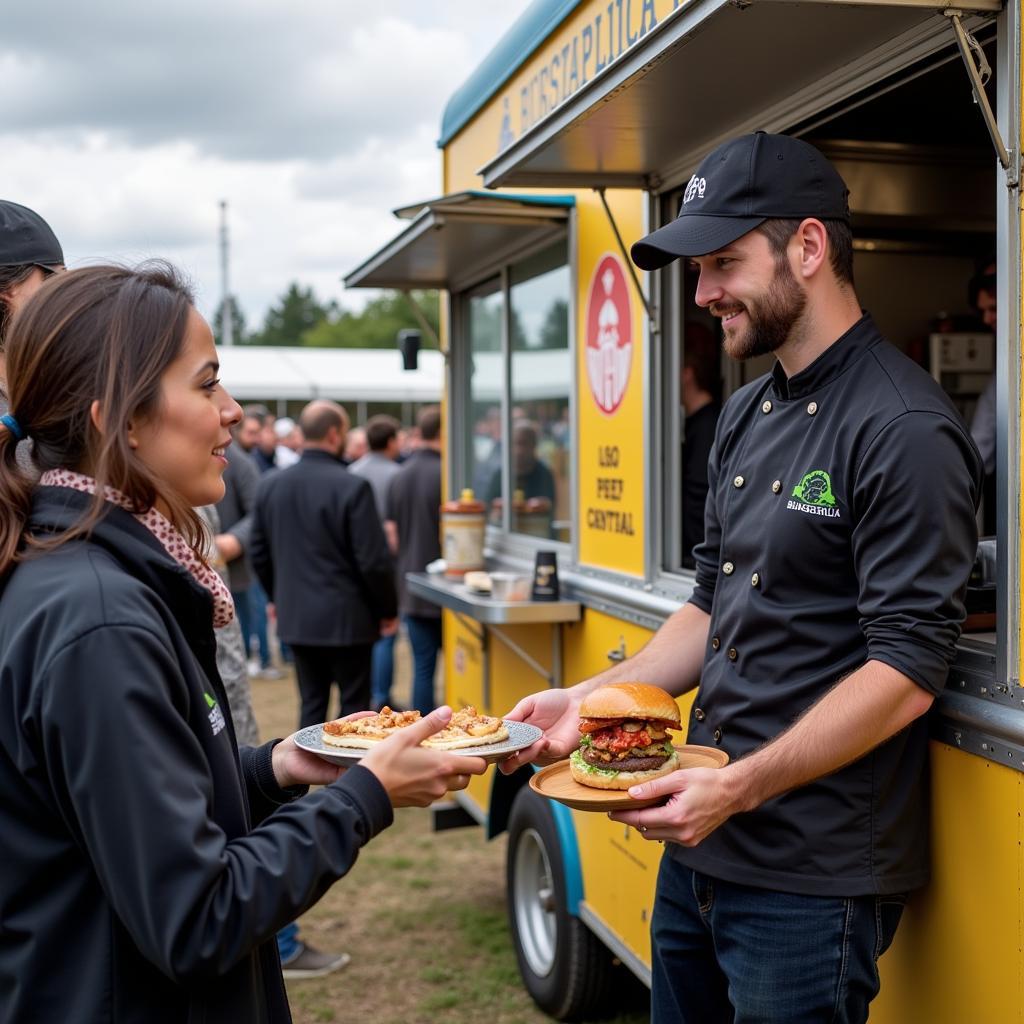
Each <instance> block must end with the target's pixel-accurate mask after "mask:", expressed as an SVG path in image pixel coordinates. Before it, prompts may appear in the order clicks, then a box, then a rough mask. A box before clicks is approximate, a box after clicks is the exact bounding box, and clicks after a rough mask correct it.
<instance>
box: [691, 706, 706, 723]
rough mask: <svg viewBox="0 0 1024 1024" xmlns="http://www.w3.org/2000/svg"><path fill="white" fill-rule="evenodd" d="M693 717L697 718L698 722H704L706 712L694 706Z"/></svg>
mask: <svg viewBox="0 0 1024 1024" xmlns="http://www.w3.org/2000/svg"><path fill="white" fill-rule="evenodd" d="M693 717H694V718H696V719H697V721H698V722H703V721H704V712H703V711H701V709H700V708H694V709H693Z"/></svg>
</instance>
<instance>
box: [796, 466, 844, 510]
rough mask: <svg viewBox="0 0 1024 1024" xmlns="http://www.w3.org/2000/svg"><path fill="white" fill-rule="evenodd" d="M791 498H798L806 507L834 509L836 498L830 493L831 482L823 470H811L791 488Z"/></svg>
mask: <svg viewBox="0 0 1024 1024" xmlns="http://www.w3.org/2000/svg"><path fill="white" fill-rule="evenodd" d="M793 497H794V498H799V499H800V500H801V501H802V502H804V503H805V504H807V505H824V506H825V507H826V508H835V507H836V497H835V495H834V494H833V493H832V481H831V480H830V479H829V475H828V473H826V472H825V470H823V469H812V470H811V471H810V473H808V474H807V475H806V476H805V477H804V478H803V480H801V481H800V483H798V484H797V485H796V487H794V488H793Z"/></svg>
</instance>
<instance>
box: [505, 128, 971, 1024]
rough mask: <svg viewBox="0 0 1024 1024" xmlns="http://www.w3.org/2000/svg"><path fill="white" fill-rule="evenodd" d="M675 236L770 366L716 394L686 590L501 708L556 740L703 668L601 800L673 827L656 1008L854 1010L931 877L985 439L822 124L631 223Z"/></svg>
mask: <svg viewBox="0 0 1024 1024" xmlns="http://www.w3.org/2000/svg"><path fill="white" fill-rule="evenodd" d="M679 257H687V258H689V259H691V260H692V261H693V265H694V266H695V268H696V270H698V271H699V274H700V279H699V283H698V286H697V294H696V298H697V302H698V304H700V305H701V306H704V307H705V308H707V309H708V310H709V311H710V312H711V313H712V314H713V315H714V316H716V317H718V318H719V319H720V320H721V323H722V333H723V341H724V347H725V350H726V352H727V353H728V354H729V355H731V356H732V357H734V358H737V359H746V358H749V357H751V356H755V355H759V354H766V353H774V355H775V357H776V363H775V366H774V368H773V369H772V371H771V372H770V373H768V374H766V375H765V376H763V377H761V378H759V379H757V380H755V381H753V382H751V383H749V384H747V385H746V386H744V387H743V388H741V389H740V390H739V391H737V392H736V393H735V394H734V395H732V397H731V398H730V399H729V401H728V402H727V403H726V405H725V407H724V409H723V410H722V416H721V420H720V422H719V425H718V431H717V434H716V439H715V444H714V447H713V449H712V453H711V459H710V463H709V466H708V481H709V492H708V500H707V506H706V513H705V524H706V533H705V539H704V542H703V543H702V544H700V545H698V546H697V548H696V550H695V552H694V554H695V558H696V563H697V567H696V585H695V587H694V590H693V596H692V597H691V599H690V600H689V602H688V603H687V604H685V605H684V606H683V607H682V608H681V609H680V610H679V611H678V612H676V613H675V614H674V615H673V616H672V617H671V618H670V619H669V620H668V621H667V622H666V623H665V625H664V626H662V628H661V630H659V632H658V634H657V635H656V636H655V637H653V638H652V640H651V641H650V642H649V643H648V644H647V646H646V647H645V648H644V649H643V650H642V651H640V652H639V653H638V654H637V655H635V656H634V657H633V658H631V659H629V660H628V661H625V662H622V663H621V664H619V665H617V666H614V667H613V668H611V669H609V670H608V671H607V672H604V673H602V674H601V675H600V676H597V677H595V678H594V679H590V680H586V681H585V682H583V683H580V684H578V685H577V686H575V687H572V688H571V689H569V690H552V691H547V692H545V693H542V694H536V695H534V696H532V697H528V698H526V699H525V700H524V701H522V702H520V704H519V705H518V706H517V707H516V708H515V709H514V711H513V712H512V714H511V716H510V717H511V718H513V719H522V720H526V721H530V722H533V723H534V724H537V725H539V726H541V727H542V728H543V729H544V730H545V736H544V738H543V739H542V740H541V741H539V742H538V743H537V744H535V745H534V746H533V747H532V748H530V749H528V750H527V751H524V752H522V754H521V755H518V756H517V757H516V758H515V759H514V760H513V761H512V764H511V765H508V766H506V770H510V769H511V768H513V767H515V766H518V764H520V763H523V762H524V761H526V760H529V759H538V757H539V759H541V760H552V759H555V758H559V757H565V756H566V755H567V754H568V753H569V751H570V750H571V749H572V747H573V746H575V744H576V742H577V741H578V733H577V731H576V729H577V725H578V707H579V702H580V700H581V698H582V696H583V695H584V694H585V693H587V692H589V691H590V690H592V689H594V688H595V687H596V686H600V685H602V684H605V683H611V682H618V681H626V680H635V679H643V680H645V681H647V682H650V683H655V684H658V685H660V686H662V687H664V688H665V689H667V690H668V691H669V692H671V693H673V694H675V695H680V694H683V693H685V692H687V691H690V690H693V689H694V688H695V687H696V688H697V693H696V697H695V699H694V701H693V704H692V706H691V708H690V713H689V721H688V739H689V741H690V742H691V743H698V744H705V745H709V746H717V747H720V748H721V749H723V750H724V751H726V752H727V753H728V754H729V756H730V759H731V763H730V764H729V765H728V766H727V767H725V768H723V769H720V770H713V769H704V768H698V769H689V770H684V771H677V772H674V773H672V774H670V775H667V776H664V777H663V778H660V779H656V780H654V781H653V782H648V783H644V784H642V785H640V786H635V787H633V788H632V789H631V790H630V795H631V796H634V797H637V798H649V797H653V798H658V799H660V800H662V801H664V802H663V803H661V804H660V805H658V806H652V807H649V808H643V809H640V810H627V811H619V812H614V813H612V815H611V817H612V818H614V819H615V820H617V821H622V822H625V823H626V824H627V825H631V826H633V827H635V828H637V829H638V830H639V833H640V834H641V835H642V836H643V837H644V838H646V839H651V840H660V841H663V842H665V843H666V844H667V845H666V851H667V855H666V856H665V857H664V858H663V859H662V863H661V870H660V872H659V877H658V889H657V898H656V903H655V908H654V914H653V918H652V926H651V932H652V980H653V984H652V1006H653V1010H652V1019H653V1020H654V1021H655V1024H666V1022H668V1021H672V1022H679V1021H682V1022H687V1024H713V1022H719V1021H721V1022H726V1021H729V1022H741V1021H742V1022H755V1021H756V1022H758V1024H767V1022H777V1024H789V1022H792V1021H797V1020H799V1021H815V1022H816V1021H822V1022H825V1021H843V1022H860V1021H865V1020H866V1019H867V1015H868V1004H869V1003H870V1001H871V999H872V998H873V997H874V995H875V994H876V993H877V991H878V985H879V981H878V971H877V966H876V962H877V959H878V957H879V956H880V955H881V953H882V952H884V950H885V949H886V948H887V947H888V945H889V943H890V942H891V941H892V938H893V935H894V933H895V929H896V926H897V924H898V922H899V918H900V914H901V912H902V907H903V902H904V900H905V896H906V893H907V892H908V891H909V890H911V889H914V888H917V887H918V886H921V885H922V884H924V882H925V881H926V879H927V877H928V866H929V865H928V794H927V788H926V771H925V769H926V761H927V755H928V749H927V748H928V728H927V724H926V722H925V721H924V719H923V718H922V717H921V716H922V715H923V713H924V712H925V711H927V709H928V708H929V707H930V706H931V704H932V702H933V700H934V699H935V697H936V696H937V695H938V694H939V693H940V692H941V690H942V688H943V685H944V684H945V680H946V674H947V671H948V667H949V664H950V662H951V660H952V658H953V655H954V645H955V643H956V640H957V637H958V635H959V626H960V622H961V621H962V619H963V616H964V607H963V594H964V587H965V584H966V580H967V576H968V573H969V571H970V568H971V564H972V562H973V559H974V554H975V546H976V524H975V510H976V507H977V500H978V494H979V487H980V482H981V466H980V461H979V457H978V453H977V450H976V448H975V446H974V444H973V442H972V441H971V438H970V436H969V434H968V432H967V430H966V428H965V427H964V425H963V423H962V421H961V420H960V417H959V416H958V415H957V413H956V410H955V409H954V407H953V405H952V404H951V403H950V401H949V399H948V398H947V397H946V396H945V395H944V394H943V393H942V391H941V390H940V389H939V387H938V386H937V385H936V384H935V382H934V381H933V380H932V379H931V378H930V377H929V376H928V375H927V374H926V373H925V372H924V371H923V370H922V369H921V368H920V367H919V366H917V365H916V364H915V363H913V362H912V361H911V360H909V359H907V358H906V357H905V356H903V355H902V354H901V353H900V352H898V351H897V350H896V349H895V348H893V347H892V346H891V345H889V344H888V343H887V342H886V341H885V340H884V339H883V338H882V337H881V335H880V334H879V331H878V328H877V327H876V326H875V324H874V322H873V321H872V319H871V317H870V316H869V315H867V314H866V313H863V312H862V310H861V308H860V304H859V303H858V301H857V296H856V293H855V292H854V287H853V273H852V242H851V235H850V227H849V213H848V208H847V191H846V187H845V185H844V183H843V181H842V179H841V178H840V177H839V175H838V173H837V172H836V171H835V169H834V168H833V167H832V166H831V165H830V164H829V163H828V161H827V160H826V159H825V158H824V157H823V156H822V154H821V153H819V152H818V151H817V150H816V149H814V148H813V147H812V146H810V145H808V144H806V143H804V142H802V141H800V140H797V139H792V138H788V137H785V136H780V135H766V134H764V133H757V134H755V135H748V136H744V137H742V138H739V139H734V140H732V141H730V142H728V143H726V144H724V145H723V146H721V147H719V148H718V149H717V150H715V151H714V152H713V153H711V154H710V155H709V156H708V157H707V158H706V159H705V160H704V162H703V163H702V164H701V166H700V168H699V169H698V170H697V172H696V173H695V174H694V175H693V177H692V178H691V179H690V181H689V183H688V185H687V187H686V190H685V193H684V195H683V203H682V209H681V211H680V214H679V217H678V218H677V219H676V220H675V221H673V222H672V223H671V224H668V225H666V226H665V227H663V228H660V229H659V230H658V231H655V232H654V233H653V234H651V235H649V236H648V237H647V238H645V239H643V240H641V241H639V242H637V243H636V245H634V247H633V259H634V261H635V262H636V263H637V264H638V265H639V266H640V267H642V268H643V269H647V270H653V269H656V268H658V267H662V266H665V265H666V264H668V263H670V262H671V261H672V260H674V259H676V258H679Z"/></svg>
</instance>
